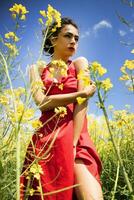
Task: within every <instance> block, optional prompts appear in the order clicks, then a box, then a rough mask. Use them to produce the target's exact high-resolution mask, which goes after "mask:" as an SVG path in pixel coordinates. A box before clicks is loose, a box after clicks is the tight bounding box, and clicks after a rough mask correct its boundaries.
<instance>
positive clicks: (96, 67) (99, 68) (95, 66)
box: [91, 61, 107, 76]
mask: <svg viewBox="0 0 134 200" xmlns="http://www.w3.org/2000/svg"><path fill="white" fill-rule="evenodd" d="M91 69H92V70H93V72H94V73H98V74H99V75H100V76H103V75H104V74H105V73H106V72H107V70H106V69H105V68H104V67H102V66H101V64H100V63H98V62H97V61H94V62H92V64H91Z"/></svg>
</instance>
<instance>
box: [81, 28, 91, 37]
mask: <svg viewBox="0 0 134 200" xmlns="http://www.w3.org/2000/svg"><path fill="white" fill-rule="evenodd" d="M90 34H91V30H89V29H88V30H87V31H85V32H84V33H82V34H81V36H80V37H81V38H85V37H87V36H89V35H90Z"/></svg>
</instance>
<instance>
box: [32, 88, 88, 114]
mask: <svg viewBox="0 0 134 200" xmlns="http://www.w3.org/2000/svg"><path fill="white" fill-rule="evenodd" d="M77 97H82V98H87V94H86V92H84V91H79V92H73V93H68V94H56V95H49V96H46V95H45V94H43V92H42V91H41V90H40V89H39V90H37V91H36V93H35V94H34V95H33V98H34V101H35V103H36V105H37V106H38V107H39V108H40V110H41V111H46V110H51V109H53V108H55V107H58V106H66V105H68V104H70V103H74V102H76V98H77Z"/></svg>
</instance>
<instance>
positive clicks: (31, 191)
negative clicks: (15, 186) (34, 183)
mask: <svg viewBox="0 0 134 200" xmlns="http://www.w3.org/2000/svg"><path fill="white" fill-rule="evenodd" d="M34 192H35V190H34V189H33V188H31V189H30V190H29V194H30V196H33V194H34Z"/></svg>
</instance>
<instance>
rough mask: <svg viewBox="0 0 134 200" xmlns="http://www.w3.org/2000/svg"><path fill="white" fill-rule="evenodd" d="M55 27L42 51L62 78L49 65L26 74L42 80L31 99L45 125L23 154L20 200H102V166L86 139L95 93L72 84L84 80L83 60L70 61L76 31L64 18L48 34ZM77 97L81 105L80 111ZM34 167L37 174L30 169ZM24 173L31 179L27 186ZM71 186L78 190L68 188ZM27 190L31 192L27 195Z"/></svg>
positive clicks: (85, 72)
mask: <svg viewBox="0 0 134 200" xmlns="http://www.w3.org/2000/svg"><path fill="white" fill-rule="evenodd" d="M54 26H55V23H54V24H52V26H51V27H50V28H49V31H48V33H47V40H46V42H45V45H44V51H45V52H47V53H49V54H50V55H51V61H54V60H62V61H64V62H65V63H66V65H67V75H62V74H61V73H60V71H59V70H58V67H57V66H56V64H53V62H50V63H49V64H48V65H47V66H43V70H42V72H39V73H36V70H35V67H36V66H35V65H33V66H32V67H31V68H30V81H31V83H32V82H34V81H39V80H42V82H43V84H44V86H45V89H44V91H42V89H37V90H36V92H34V94H33V98H34V101H35V103H36V104H37V105H38V106H39V108H40V110H41V112H42V115H41V118H40V121H41V122H42V124H44V125H43V126H42V127H41V128H40V129H39V130H38V131H37V132H36V133H35V134H34V135H33V138H32V142H31V143H30V144H29V146H28V149H27V154H26V159H25V162H24V167H23V172H22V176H21V199H25V198H26V199H30V200H31V199H33V200H39V199H41V200H42V199H45V200H72V199H77V200H83V199H84V200H93V199H94V200H102V199H103V195H102V190H101V182H100V172H101V161H100V158H99V156H98V154H97V152H96V150H95V147H94V145H93V143H92V141H91V139H90V136H89V133H88V130H87V119H86V110H87V101H88V99H89V98H90V97H92V96H93V94H94V93H95V90H96V87H95V84H94V83H93V82H92V81H90V83H89V85H88V86H84V84H83V81H82V80H81V79H79V80H78V79H77V76H78V74H79V73H80V72H81V70H82V71H83V73H84V75H85V76H89V74H88V70H87V65H88V62H87V60H86V59H85V58H84V57H80V58H77V59H76V60H74V61H71V60H70V57H71V56H73V55H74V54H75V52H76V50H77V47H78V40H79V31H78V27H77V25H76V24H75V23H74V22H73V21H72V20H71V19H69V18H62V20H61V27H60V28H57V29H56V31H55V32H52V29H53V27H54ZM52 70H53V76H51V72H52ZM77 97H81V98H85V101H84V102H83V103H82V104H80V105H79V104H78V103H77ZM63 106H64V107H65V108H66V112H65V113H64V114H63V115H62V116H61V115H60V114H59V115H58V114H57V115H56V114H55V108H57V107H63ZM37 161H38V162H37ZM35 163H36V165H34V166H38V170H37V168H36V170H37V171H38V172H37V171H36V170H33V168H32V166H33V164H35ZM37 163H38V165H37ZM31 168H32V169H31ZM26 169H29V171H30V173H33V178H31V179H30V181H28V180H29V177H27V176H28V170H26ZM39 172H40V175H39ZM35 174H36V175H37V174H38V175H39V177H38V178H37V176H35ZM74 184H78V185H77V186H76V187H74V188H73V187H72V186H73V185H74ZM27 186H28V187H29V188H30V189H28V190H27ZM41 193H42V195H41ZM43 194H44V195H43ZM41 196H42V197H41Z"/></svg>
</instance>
